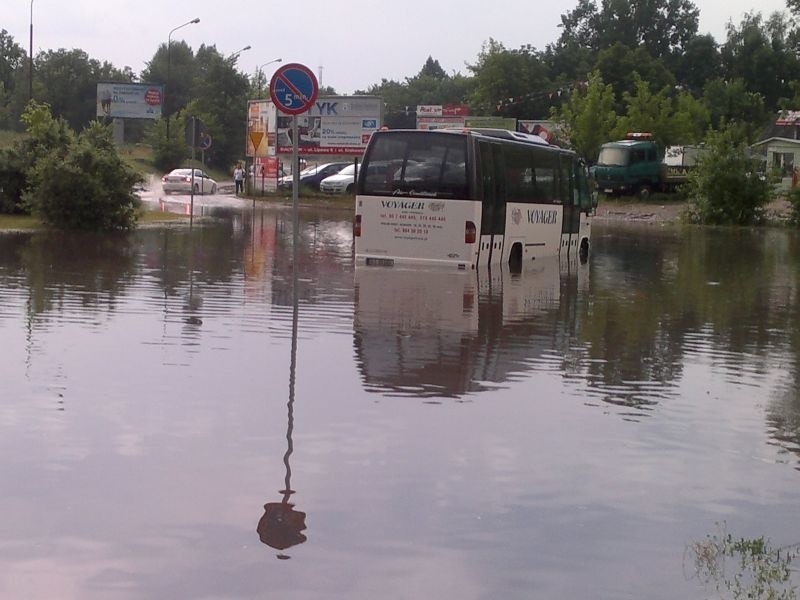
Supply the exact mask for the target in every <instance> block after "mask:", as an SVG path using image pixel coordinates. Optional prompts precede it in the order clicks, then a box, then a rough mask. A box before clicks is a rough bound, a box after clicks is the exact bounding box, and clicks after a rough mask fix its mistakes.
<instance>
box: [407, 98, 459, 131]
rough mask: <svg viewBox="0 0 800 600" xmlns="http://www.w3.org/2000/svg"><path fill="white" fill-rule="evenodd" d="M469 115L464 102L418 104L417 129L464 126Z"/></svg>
mask: <svg viewBox="0 0 800 600" xmlns="http://www.w3.org/2000/svg"><path fill="white" fill-rule="evenodd" d="M468 116H469V106H466V105H465V104H418V105H417V129H446V128H450V127H457V128H460V127H464V123H465V120H466V118H467V117H468Z"/></svg>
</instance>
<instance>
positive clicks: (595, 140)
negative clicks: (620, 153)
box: [553, 72, 617, 163]
mask: <svg viewBox="0 0 800 600" xmlns="http://www.w3.org/2000/svg"><path fill="white" fill-rule="evenodd" d="M614 103H615V98H614V91H613V90H612V89H611V86H610V85H606V84H604V83H603V79H602V77H600V75H599V73H596V72H595V73H593V74H592V75H591V76H590V77H589V85H588V87H587V88H586V91H585V92H577V93H574V94H572V95H571V96H570V98H569V100H568V101H567V103H566V104H565V105H564V106H563V107H562V108H561V111H554V115H553V116H554V118H555V119H557V120H560V121H563V122H564V123H566V126H567V127H566V128H567V131H568V136H569V142H570V144H571V146H572V148H574V149H575V151H576V152H577V153H578V154H579V155H581V156H582V157H583V158H585V159H586V160H587V161H588V162H589V163H594V162H595V161H596V160H597V155H598V153H599V151H600V146H601V145H602V144H604V143H605V142H607V141H608V140H610V139H611V137H612V131H614V129H615V128H616V126H617V115H616V113H615V112H614Z"/></svg>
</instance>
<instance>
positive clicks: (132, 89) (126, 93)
mask: <svg viewBox="0 0 800 600" xmlns="http://www.w3.org/2000/svg"><path fill="white" fill-rule="evenodd" d="M163 101H164V86H163V85H161V84H155V83H98V84H97V116H98V117H110V118H112V119H160V118H161V106H162V103H163Z"/></svg>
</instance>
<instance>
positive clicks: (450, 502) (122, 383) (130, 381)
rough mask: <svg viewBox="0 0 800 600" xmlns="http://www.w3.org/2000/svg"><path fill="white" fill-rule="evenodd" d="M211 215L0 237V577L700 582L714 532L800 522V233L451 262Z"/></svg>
mask: <svg viewBox="0 0 800 600" xmlns="http://www.w3.org/2000/svg"><path fill="white" fill-rule="evenodd" d="M219 216H220V217H221V218H220V220H219V221H216V222H214V223H211V224H202V225H196V226H195V227H193V228H192V229H191V230H190V229H189V228H188V227H163V228H156V229H142V230H139V231H137V232H135V233H132V234H127V235H122V236H117V235H114V236H91V235H80V234H74V235H72V234H69V235H68V234H53V233H50V234H41V233H25V234H18V233H14V234H11V233H8V234H0V341H1V342H2V353H0V356H1V357H2V360H0V381H2V384H1V385H2V387H0V390H2V391H0V489H1V490H2V491H1V492H0V514H2V519H0V597H2V598H25V599H32V598H48V599H50V598H59V599H64V598H66V599H73V598H74V599H95V598H98V599H117V598H124V599H127V598H170V599H173V598H174V599H178V598H192V599H195V598H295V599H308V598H313V599H316V598H343V599H348V600H359V599H365V600H366V599H369V600H374V599H377V598H380V599H395V598H397V599H405V598H437V599H449V598H453V599H459V600H470V599H490V598H492V599H493V598H504V599H508V598H514V599H517V598H519V599H527V598H559V599H572V598H575V599H585V598H608V599H619V598H636V599H640V598H648V599H654V598H655V599H674V598H682V599H686V598H689V599H691V598H698V599H699V598H708V597H715V596H716V592H715V591H714V587H713V583H712V584H710V585H709V584H707V583H704V582H703V581H702V580H701V578H700V577H698V576H697V574H696V572H695V569H694V561H693V558H692V556H691V545H692V543H693V542H694V541H697V540H703V539H704V538H706V536H707V535H709V534H713V533H715V532H716V531H719V529H720V528H724V529H725V530H726V531H728V532H730V533H732V534H733V535H734V536H739V537H748V538H751V537H759V536H762V535H763V536H766V537H768V538H770V539H771V540H772V542H773V543H774V545H775V546H785V545H789V544H795V543H798V542H800V527H799V526H798V523H800V519H799V518H798V517H799V516H800V395H799V394H798V391H799V386H800V384H799V383H798V379H799V377H798V375H799V372H798V369H799V367H800V366H799V365H798V352H799V351H800V319H799V318H798V317H799V316H800V304H799V303H798V290H799V289H800V288H799V286H798V284H799V283H800V262H799V261H798V256H800V239H798V237H797V236H796V235H795V234H794V233H792V232H789V231H783V230H761V231H751V230H735V229H733V230H728V229H697V228H659V227H656V226H642V227H635V226H631V225H614V224H596V225H595V230H594V232H593V246H592V252H591V256H590V260H589V262H588V264H585V265H581V264H578V263H575V262H569V261H558V260H554V261H550V262H548V261H545V262H540V263H536V264H534V265H533V266H531V267H529V268H526V270H524V271H523V273H522V274H519V275H515V276H512V275H510V274H508V273H504V272H497V271H495V272H492V273H488V272H481V273H478V274H477V275H476V274H474V273H472V274H465V273H456V274H441V273H438V274H437V273H434V274H431V273H424V272H414V271H399V270H398V271H392V270H383V269H367V270H363V271H362V270H361V269H358V270H356V269H355V268H354V267H353V264H352V236H351V224H350V213H349V212H348V211H343V212H331V211H327V212H325V211H319V212H315V211H310V210H306V211H304V212H303V213H302V215H301V218H302V222H301V223H300V234H301V240H300V244H299V247H298V250H297V255H296V260H293V254H292V243H291V234H292V222H291V213H290V211H288V210H285V209H280V208H260V207H259V208H253V209H250V208H247V207H245V208H242V209H236V210H229V211H227V212H225V211H220V212H219ZM293 266H294V267H296V269H295V270H294V271H293Z"/></svg>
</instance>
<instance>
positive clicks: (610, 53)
mask: <svg viewBox="0 0 800 600" xmlns="http://www.w3.org/2000/svg"><path fill="white" fill-rule="evenodd" d="M596 68H597V70H598V71H599V72H600V74H601V75H602V77H603V81H605V82H606V83H608V84H609V85H611V87H612V88H614V92H615V93H616V94H617V97H622V96H623V94H625V93H633V92H635V90H636V86H637V82H638V81H639V80H644V81H647V82H648V84H649V86H650V88H651V89H652V90H660V89H662V88H664V87H670V88H671V87H673V86H674V85H675V77H674V76H673V75H672V73H671V72H670V71H669V70H668V69H667V68H666V66H665V65H664V63H663V61H661V60H658V59H654V58H652V57H651V56H650V55H649V54H648V53H647V50H646V49H645V48H637V49H636V50H631V49H630V48H628V47H627V46H625V45H623V44H621V43H616V44H614V45H613V46H611V47H609V48H606V49H604V50H602V51H600V53H599V54H598V55H597V64H596Z"/></svg>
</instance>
